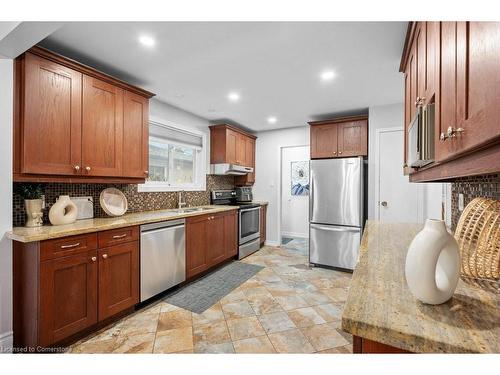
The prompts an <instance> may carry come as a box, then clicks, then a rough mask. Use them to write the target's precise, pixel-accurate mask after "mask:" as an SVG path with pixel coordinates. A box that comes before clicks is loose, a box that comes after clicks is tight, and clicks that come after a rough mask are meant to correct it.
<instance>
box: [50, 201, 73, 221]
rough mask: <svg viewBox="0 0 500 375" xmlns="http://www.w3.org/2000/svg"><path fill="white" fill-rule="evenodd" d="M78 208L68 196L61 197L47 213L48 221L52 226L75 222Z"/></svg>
mask: <svg viewBox="0 0 500 375" xmlns="http://www.w3.org/2000/svg"><path fill="white" fill-rule="evenodd" d="M77 214H78V208H77V207H76V204H74V203H73V202H72V201H71V199H70V198H69V195H61V196H59V198H58V199H57V201H56V203H54V204H53V205H52V207H51V208H50V211H49V220H50V223H51V224H52V225H63V224H71V223H74V222H75V221H76V216H77Z"/></svg>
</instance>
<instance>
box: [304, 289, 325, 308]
mask: <svg viewBox="0 0 500 375" xmlns="http://www.w3.org/2000/svg"><path fill="white" fill-rule="evenodd" d="M300 296H301V297H302V298H303V299H304V300H305V301H306V302H307V303H309V304H310V305H311V306H314V305H323V304H325V303H331V302H332V300H331V299H330V297H328V296H327V295H326V294H324V293H322V292H308V293H304V294H301V295H300Z"/></svg>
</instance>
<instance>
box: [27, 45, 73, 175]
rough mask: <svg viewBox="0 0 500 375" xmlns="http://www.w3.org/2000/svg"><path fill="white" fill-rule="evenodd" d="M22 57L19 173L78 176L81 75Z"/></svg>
mask: <svg viewBox="0 0 500 375" xmlns="http://www.w3.org/2000/svg"><path fill="white" fill-rule="evenodd" d="M25 56H26V57H25V65H24V69H25V78H24V100H23V102H24V103H23V106H24V107H23V109H22V111H23V116H22V118H23V123H22V139H23V141H22V142H23V143H22V158H21V159H22V161H21V172H22V173H37V174H58V175H73V174H77V173H78V169H79V168H80V166H81V125H82V123H81V121H82V119H81V98H82V74H81V73H78V72H76V71H74V70H72V69H69V68H66V67H64V66H62V65H59V64H56V63H54V62H51V61H49V60H45V59H43V58H40V57H38V56H36V55H33V54H31V53H26V55H25Z"/></svg>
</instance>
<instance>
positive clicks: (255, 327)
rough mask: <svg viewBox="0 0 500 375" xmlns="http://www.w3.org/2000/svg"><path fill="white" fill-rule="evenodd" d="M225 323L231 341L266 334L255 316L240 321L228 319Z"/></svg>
mask: <svg viewBox="0 0 500 375" xmlns="http://www.w3.org/2000/svg"><path fill="white" fill-rule="evenodd" d="M226 322H227V328H228V329H229V334H230V336H231V340H233V341H236V340H242V339H247V338H249V337H256V336H262V335H265V334H266V333H265V332H264V329H263V328H262V326H261V325H260V322H259V320H258V319H257V318H256V317H255V316H250V317H248V318H240V319H229V320H227V321H226Z"/></svg>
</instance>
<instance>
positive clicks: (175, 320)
mask: <svg viewBox="0 0 500 375" xmlns="http://www.w3.org/2000/svg"><path fill="white" fill-rule="evenodd" d="M192 325H193V320H192V318H191V312H190V311H187V310H181V309H179V310H174V311H169V312H164V313H160V317H159V319H158V332H161V331H167V330H169V329H175V328H183V327H191V326H192Z"/></svg>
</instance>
